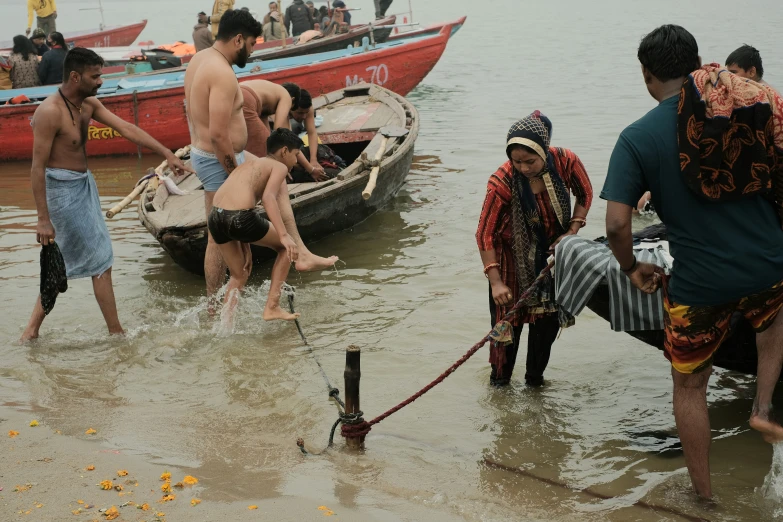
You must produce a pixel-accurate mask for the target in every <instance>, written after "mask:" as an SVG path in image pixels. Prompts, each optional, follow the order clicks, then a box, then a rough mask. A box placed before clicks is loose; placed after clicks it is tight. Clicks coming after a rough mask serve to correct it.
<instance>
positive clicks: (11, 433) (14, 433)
mask: <svg viewBox="0 0 783 522" xmlns="http://www.w3.org/2000/svg"><path fill="white" fill-rule="evenodd" d="M17 435H19V432H18V431H14V430H8V436H9V437H11V438H12V439H13V438H14V437H16V436H17Z"/></svg>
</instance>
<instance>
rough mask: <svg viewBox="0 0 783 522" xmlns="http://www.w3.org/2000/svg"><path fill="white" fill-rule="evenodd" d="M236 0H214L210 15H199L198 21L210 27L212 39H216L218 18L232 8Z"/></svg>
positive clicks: (218, 24) (218, 25)
mask: <svg viewBox="0 0 783 522" xmlns="http://www.w3.org/2000/svg"><path fill="white" fill-rule="evenodd" d="M235 3H236V0H215V3H214V4H212V15H211V16H207V15H206V14H204V15H201V14H200V15H199V18H198V21H199V22H200V23H206V24H207V25H210V26H211V27H212V39H213V40H216V39H217V33H218V27H220V19H221V18H222V17H223V15H224V14H225V13H226V11H228V10H229V9H234V4H235Z"/></svg>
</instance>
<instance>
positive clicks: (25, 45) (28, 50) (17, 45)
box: [12, 34, 38, 61]
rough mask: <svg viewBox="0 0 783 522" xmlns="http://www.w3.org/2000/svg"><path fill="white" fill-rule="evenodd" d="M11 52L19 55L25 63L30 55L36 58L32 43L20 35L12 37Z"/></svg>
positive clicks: (36, 54)
mask: <svg viewBox="0 0 783 522" xmlns="http://www.w3.org/2000/svg"><path fill="white" fill-rule="evenodd" d="M12 52H13V53H14V54H21V55H22V59H23V60H24V61H27V60H28V59H29V58H30V56H31V55H32V56H38V52H37V51H36V50H35V47H33V42H32V41H31V40H30V39H28V38H27V37H26V36H23V35H21V34H18V35H16V36H14V48H13V51H12Z"/></svg>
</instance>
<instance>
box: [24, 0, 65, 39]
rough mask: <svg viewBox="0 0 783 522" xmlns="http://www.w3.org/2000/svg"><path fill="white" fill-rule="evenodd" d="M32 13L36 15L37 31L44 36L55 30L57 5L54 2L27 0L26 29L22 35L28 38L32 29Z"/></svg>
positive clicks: (51, 0) (48, 0)
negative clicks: (41, 32)
mask: <svg viewBox="0 0 783 522" xmlns="http://www.w3.org/2000/svg"><path fill="white" fill-rule="evenodd" d="M33 12H35V15H36V22H37V24H38V29H41V30H42V31H43V32H44V35H45V36H49V35H50V34H51V33H53V32H54V31H56V30H57V24H56V23H55V20H56V19H57V3H56V2H55V0H27V29H26V30H25V32H24V34H25V35H27V36H30V30H31V29H32V28H33Z"/></svg>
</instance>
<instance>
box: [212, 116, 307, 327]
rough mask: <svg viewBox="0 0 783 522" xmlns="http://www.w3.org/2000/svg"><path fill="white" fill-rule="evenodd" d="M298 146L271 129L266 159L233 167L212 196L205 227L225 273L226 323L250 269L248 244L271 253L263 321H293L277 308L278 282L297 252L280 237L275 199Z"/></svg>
mask: <svg viewBox="0 0 783 522" xmlns="http://www.w3.org/2000/svg"><path fill="white" fill-rule="evenodd" d="M302 145H303V143H302V140H300V139H299V137H298V136H297V135H296V134H294V133H293V132H291V131H290V130H288V129H276V130H275V131H274V132H272V134H271V135H270V136H269V138H268V139H267V157H265V158H255V159H251V160H250V161H247V162H246V163H244V164H242V165H240V166H239V167H237V169H236V170H235V171H234V172H233V173H232V174H231V175H230V176H229V177H228V179H227V180H226V181H225V182H224V183H223V185H222V186H221V187H220V188H219V189H218V190H217V192H216V193H215V198H214V200H213V207H212V211H211V212H210V214H209V219H208V226H209V232H210V233H211V234H212V237H213V238H214V240H215V243H217V245H218V247H219V249H220V255H221V256H222V257H223V259H224V260H225V262H226V265H227V266H228V269H229V272H230V273H231V279H230V281H229V283H228V287H227V289H226V298H225V305H227V306H228V309H227V312H228V315H227V317H228V320H229V321H230V320H231V318H233V315H234V311H235V309H236V306H237V303H238V300H239V293H240V292H241V291H242V288H244V286H245V283H246V282H247V279H248V277H249V276H250V270H251V267H252V264H253V258H252V255H251V253H250V243H253V244H255V245H261V246H265V247H268V248H272V249H274V250H277V259H276V260H275V264H274V266H273V267H272V283H271V286H270V288H269V297H268V298H267V302H266V308H265V309H264V320H265V321H272V320H275V319H283V320H286V321H291V320H294V319H296V318H298V317H299V314H290V313H287V312H285V311H284V310H282V309H281V308H280V295H281V292H282V286H283V283H284V282H285V280H286V277H287V276H288V270H289V267H290V264H291V263H292V262H295V261H296V260H297V258H298V256H299V252H298V249H297V246H296V242H295V241H294V239H293V238H292V237H291V236H290V235H289V234H288V232H286V229H285V225H284V224H283V218H282V216H281V214H280V206H279V205H278V196H280V195H281V194H282V195H283V197H286V198H287V197H288V193H287V192H286V191H283V190H281V187H282V186H284V185H285V182H286V181H285V180H286V176H288V173H289V171H290V170H291V167H293V166H294V165H296V162H297V154H298V152H299V149H300V147H301V146H302ZM258 202H261V203H262V204H263V205H264V209H265V210H266V215H267V216H269V220H266V219H264V218H263V217H262V216H261V215H260V213H259V211H258V210H257V209H256V208H255V207H256V204H257V203H258ZM270 221H271V223H270Z"/></svg>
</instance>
